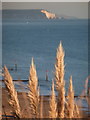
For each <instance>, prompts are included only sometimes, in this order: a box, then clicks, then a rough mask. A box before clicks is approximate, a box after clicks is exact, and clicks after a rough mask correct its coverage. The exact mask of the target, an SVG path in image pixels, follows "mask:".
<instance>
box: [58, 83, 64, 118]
mask: <svg viewBox="0 0 90 120" xmlns="http://www.w3.org/2000/svg"><path fill="white" fill-rule="evenodd" d="M64 86H65V84H64V82H63V83H62V84H61V85H60V89H59V90H58V103H57V109H58V117H59V118H64V110H65V89H64Z"/></svg>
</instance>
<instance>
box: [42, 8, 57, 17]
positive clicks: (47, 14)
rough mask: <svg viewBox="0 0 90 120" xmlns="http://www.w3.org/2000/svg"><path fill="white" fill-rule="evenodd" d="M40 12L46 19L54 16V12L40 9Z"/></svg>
mask: <svg viewBox="0 0 90 120" xmlns="http://www.w3.org/2000/svg"><path fill="white" fill-rule="evenodd" d="M41 12H42V13H44V14H45V15H46V17H47V18H48V19H55V18H56V15H55V14H53V13H50V12H47V11H46V10H41Z"/></svg>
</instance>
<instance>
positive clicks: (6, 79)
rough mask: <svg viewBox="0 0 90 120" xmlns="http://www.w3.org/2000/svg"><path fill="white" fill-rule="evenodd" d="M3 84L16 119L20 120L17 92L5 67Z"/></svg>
mask: <svg viewBox="0 0 90 120" xmlns="http://www.w3.org/2000/svg"><path fill="white" fill-rule="evenodd" d="M4 83H5V86H6V89H7V91H8V93H9V97H10V98H9V101H8V102H9V104H10V105H11V107H12V108H13V110H14V112H15V115H16V117H18V118H21V110H20V105H19V100H18V96H17V92H16V90H15V88H14V84H13V80H12V77H11V75H10V73H9V71H8V69H7V67H6V66H4Z"/></svg>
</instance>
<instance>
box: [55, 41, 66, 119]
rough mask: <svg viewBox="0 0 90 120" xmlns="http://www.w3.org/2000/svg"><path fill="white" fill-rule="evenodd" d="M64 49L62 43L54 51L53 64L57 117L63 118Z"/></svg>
mask: <svg viewBox="0 0 90 120" xmlns="http://www.w3.org/2000/svg"><path fill="white" fill-rule="evenodd" d="M64 56H65V54H64V50H63V47H62V43H61V42H60V45H59V46H58V48H57V53H56V64H55V81H56V88H57V91H58V103H57V106H58V107H57V109H58V117H59V118H64V108H65V106H64V105H65V88H64V87H65V81H64V74H65V71H64V67H65V65H64Z"/></svg>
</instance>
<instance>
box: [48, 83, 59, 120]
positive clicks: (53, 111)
mask: <svg viewBox="0 0 90 120" xmlns="http://www.w3.org/2000/svg"><path fill="white" fill-rule="evenodd" d="M50 97H51V98H50V110H49V118H54V119H55V118H57V104H56V98H55V91H54V81H52V92H51V96H50Z"/></svg>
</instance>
